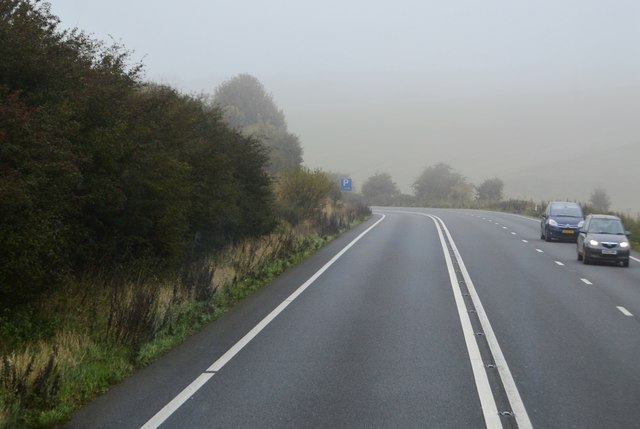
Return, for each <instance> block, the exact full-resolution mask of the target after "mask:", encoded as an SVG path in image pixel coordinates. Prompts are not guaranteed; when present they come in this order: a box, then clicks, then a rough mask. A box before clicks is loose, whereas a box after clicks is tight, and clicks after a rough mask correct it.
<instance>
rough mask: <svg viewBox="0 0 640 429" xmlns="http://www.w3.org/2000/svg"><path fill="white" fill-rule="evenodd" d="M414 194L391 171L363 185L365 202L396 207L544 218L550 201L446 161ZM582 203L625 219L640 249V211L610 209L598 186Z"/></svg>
mask: <svg viewBox="0 0 640 429" xmlns="http://www.w3.org/2000/svg"><path fill="white" fill-rule="evenodd" d="M413 191H414V193H413V194H409V195H407V194H402V193H401V192H400V190H399V189H398V186H397V185H396V184H395V182H393V179H392V177H391V175H389V174H388V173H384V172H376V173H375V174H374V175H373V176H371V177H369V178H368V179H367V180H365V182H364V183H363V185H362V194H363V198H364V201H365V203H367V204H370V205H380V206H396V207H439V208H466V209H479V210H494V211H503V212H508V213H515V214H522V215H527V216H532V217H535V218H540V217H541V216H542V213H543V212H544V210H545V208H546V206H547V203H548V201H533V200H522V199H514V198H505V197H504V182H503V181H502V180H501V179H500V178H498V177H493V178H489V179H485V180H483V181H482V182H481V183H480V184H478V185H474V184H472V183H471V182H470V181H469V180H468V179H467V178H466V177H465V176H464V175H462V174H461V173H460V172H458V171H456V170H455V169H453V168H452V167H451V166H450V165H448V164H445V163H442V162H440V163H436V164H434V165H431V166H429V167H426V168H425V169H424V170H423V171H422V173H421V174H420V175H419V176H418V178H417V179H416V181H415V182H414V183H413ZM575 202H578V203H580V205H581V206H582V209H583V212H584V214H585V216H586V215H588V214H591V213H602V214H612V215H615V216H618V217H620V218H621V219H622V222H623V223H624V225H625V228H626V229H627V230H628V231H630V232H631V237H630V238H629V240H630V241H631V245H632V248H634V249H636V250H640V213H638V214H636V215H635V216H634V215H632V214H630V213H619V212H615V211H612V210H610V207H611V200H610V198H609V195H608V194H607V191H606V189H604V188H596V189H594V190H593V191H592V193H591V195H590V198H589V201H588V202H581V201H575Z"/></svg>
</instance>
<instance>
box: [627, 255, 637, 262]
mask: <svg viewBox="0 0 640 429" xmlns="http://www.w3.org/2000/svg"><path fill="white" fill-rule="evenodd" d="M629 257H630V258H631V259H633V260H634V261H636V262H640V259H638V258H635V257H633V256H629Z"/></svg>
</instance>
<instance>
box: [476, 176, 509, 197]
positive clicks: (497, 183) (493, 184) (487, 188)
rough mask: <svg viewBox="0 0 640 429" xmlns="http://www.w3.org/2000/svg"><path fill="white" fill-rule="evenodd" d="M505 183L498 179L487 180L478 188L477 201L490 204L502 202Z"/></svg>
mask: <svg viewBox="0 0 640 429" xmlns="http://www.w3.org/2000/svg"><path fill="white" fill-rule="evenodd" d="M503 188H504V182H503V181H502V180H500V179H498V178H497V177H494V178H493V179H486V180H485V181H484V182H482V183H481V184H480V185H479V186H476V192H477V195H476V197H477V199H478V200H479V201H484V202H488V203H497V202H499V201H500V200H502V189H503Z"/></svg>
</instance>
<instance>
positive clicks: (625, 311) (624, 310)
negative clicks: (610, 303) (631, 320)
mask: <svg viewBox="0 0 640 429" xmlns="http://www.w3.org/2000/svg"><path fill="white" fill-rule="evenodd" d="M616 308H617V309H618V310H620V312H621V313H622V314H624V315H625V316H628V317H632V316H633V314H631V312H630V311H629V310H627V309H626V308H624V307H622V306H617V307H616Z"/></svg>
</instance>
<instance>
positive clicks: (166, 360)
mask: <svg viewBox="0 0 640 429" xmlns="http://www.w3.org/2000/svg"><path fill="white" fill-rule="evenodd" d="M354 240H355V241H354ZM637 256H638V255H637V254H635V257H636V258H637ZM638 317H640V263H639V262H638V261H637V260H632V261H631V264H630V267H629V268H622V267H616V266H606V265H588V266H587V265H583V264H582V263H580V262H578V261H577V260H576V255H575V244H572V243H561V242H551V243H547V242H544V241H543V240H540V232H539V224H538V222H537V221H536V220H533V219H530V218H526V217H522V216H516V215H510V214H504V213H494V212H483V211H471V210H466V211H465V210H437V209H397V208H389V209H384V208H379V209H376V210H375V214H374V216H373V217H372V218H371V219H370V220H369V221H367V222H366V223H364V224H363V225H361V226H359V227H358V228H355V229H354V230H352V231H349V232H348V233H346V234H345V235H343V236H341V237H340V238H338V239H336V240H334V241H333V242H332V243H330V244H329V245H328V246H326V247H325V248H323V249H322V250H321V251H319V252H318V253H317V254H316V255H314V256H313V257H311V258H309V259H308V260H306V261H305V262H303V263H302V264H300V265H299V266H297V267H295V268H293V269H291V270H289V271H287V272H286V273H285V274H284V275H282V276H281V277H279V278H278V279H277V280H276V281H274V282H273V283H271V284H269V285H267V286H265V287H264V288H262V289H261V290H259V291H258V292H257V293H256V294H254V295H253V296H251V297H249V298H248V299H246V300H245V301H243V302H242V303H240V304H239V305H237V306H236V307H234V308H233V309H232V310H230V311H229V312H228V313H227V314H225V315H224V316H223V317H222V318H220V319H219V320H217V321H216V322H214V323H212V324H210V325H209V326H207V327H206V328H205V329H204V330H203V331H201V332H200V333H198V334H197V335H194V336H193V337H192V338H190V339H189V340H187V341H186V342H185V343H183V344H182V345H181V346H179V347H178V348H176V349H174V350H173V351H171V352H169V353H168V354H167V355H165V356H164V357H163V358H161V359H159V360H158V361H157V362H155V363H154V364H152V365H150V366H149V367H147V368H145V369H143V370H141V371H139V372H138V373H136V374H135V375H133V376H132V377H130V378H128V379H127V380H125V381H124V382H123V383H121V384H120V385H118V386H116V387H114V388H113V389H112V390H111V391H109V392H108V393H107V394H105V395H103V396H102V397H100V398H98V399H97V400H96V401H94V402H93V403H92V404H89V405H88V406H86V407H84V408H83V409H81V410H80V411H78V412H77V413H76V414H75V415H74V416H73V417H72V419H71V421H70V422H69V423H68V424H67V425H66V426H65V427H68V428H88V427H91V428H141V427H158V426H160V427H162V428H212V427H225V428H226V427H233V428H256V427H290V428H303V427H313V428H316V427H331V428H335V427H345V428H371V427H395V428H400V427H402V428H404V427H421V428H481V427H490V428H494V427H495V428H498V427H504V428H512V427H521V428H527V427H535V428H628V427H638V425H639V424H640V423H638V422H640V407H638V406H637V401H638V400H639V399H640V365H638V364H637V362H638V357H640V324H639V323H638Z"/></svg>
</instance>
